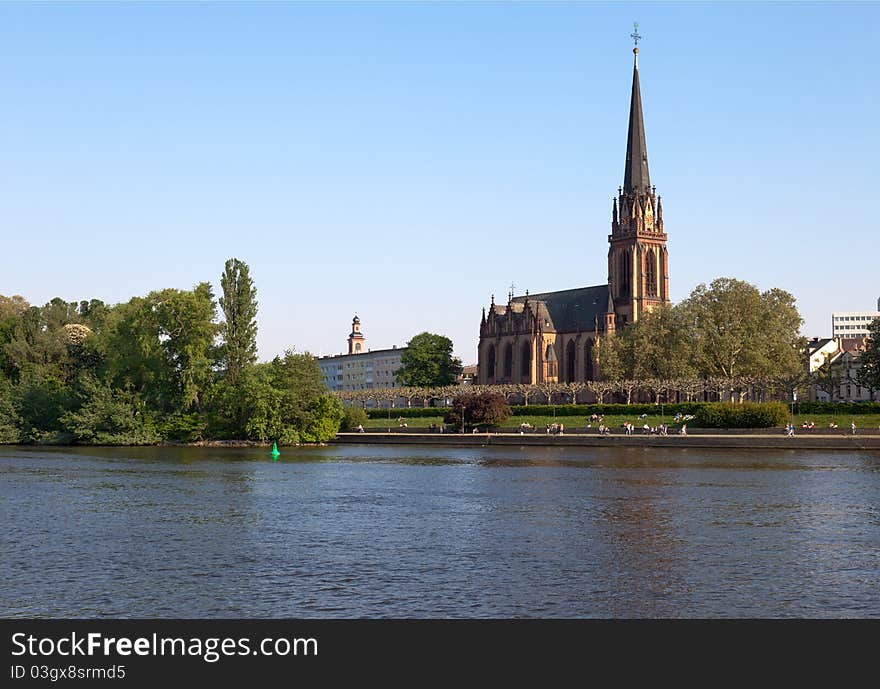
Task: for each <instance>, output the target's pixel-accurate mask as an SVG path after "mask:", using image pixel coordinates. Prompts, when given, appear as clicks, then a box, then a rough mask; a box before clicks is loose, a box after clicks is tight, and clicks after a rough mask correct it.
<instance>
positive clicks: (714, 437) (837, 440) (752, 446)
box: [333, 429, 880, 452]
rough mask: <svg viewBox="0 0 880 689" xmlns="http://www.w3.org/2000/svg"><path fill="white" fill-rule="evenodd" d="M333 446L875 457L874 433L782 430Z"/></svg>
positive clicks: (356, 436) (442, 437) (371, 437)
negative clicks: (652, 449) (854, 453)
mask: <svg viewBox="0 0 880 689" xmlns="http://www.w3.org/2000/svg"><path fill="white" fill-rule="evenodd" d="M333 442H335V443H358V444H370V445H450V446H467V447H473V446H485V445H507V446H563V447H565V446H571V447H670V448H671V447H675V448H715V449H725V448H729V449H748V450H780V449H788V450H847V451H850V452H851V451H852V450H870V451H875V452H880V432H878V431H876V430H865V431H860V432H857V433H856V434H855V435H852V434H849V433H842V432H837V433H828V432H826V433H824V434H820V433H815V432H804V433H802V434H798V433H797V431H795V435H794V436H790V437H789V436H787V435H785V431H784V430H782V429H761V430H760V431H747V432H744V431H729V432H724V431H713V432H709V431H703V430H701V429H694V431H689V432H688V435H667V436H663V435H650V434H639V433H634V434H633V435H625V434H623V433H617V434H611V435H599V434H598V433H592V434H587V433H565V434H564V435H550V434H546V433H523V434H520V433H519V432H515V433H504V432H502V433H486V432H481V433H450V432H445V433H437V432H424V433H422V432H418V431H409V432H393V431H392V432H391V433H388V432H371V431H367V432H364V433H339V434H337V436H336V439H335V440H334V441H333Z"/></svg>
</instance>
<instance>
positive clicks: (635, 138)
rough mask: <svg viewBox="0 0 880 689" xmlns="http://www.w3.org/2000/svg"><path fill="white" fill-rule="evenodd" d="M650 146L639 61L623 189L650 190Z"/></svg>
mask: <svg viewBox="0 0 880 689" xmlns="http://www.w3.org/2000/svg"><path fill="white" fill-rule="evenodd" d="M650 190H651V176H650V175H649V174H648V146H647V145H646V144H645V122H644V119H643V118H642V93H641V89H640V88H639V61H638V53H636V62H635V65H634V66H633V83H632V97H631V98H630V102H629V131H628V132H627V137H626V167H625V168H624V170H623V191H624V193H626V194H631V193H633V191H637V192H639V191H640V192H645V193H647V192H650Z"/></svg>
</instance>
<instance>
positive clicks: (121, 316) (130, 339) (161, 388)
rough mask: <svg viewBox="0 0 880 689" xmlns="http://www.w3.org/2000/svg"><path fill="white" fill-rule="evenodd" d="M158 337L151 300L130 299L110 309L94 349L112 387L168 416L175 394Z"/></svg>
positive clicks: (156, 317)
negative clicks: (102, 362)
mask: <svg viewBox="0 0 880 689" xmlns="http://www.w3.org/2000/svg"><path fill="white" fill-rule="evenodd" d="M159 333H160V326H159V320H158V315H157V313H156V310H155V308H154V303H153V300H152V298H150V297H134V298H132V299H131V300H129V301H128V302H126V303H124V304H118V305H117V306H115V307H114V308H113V309H111V311H110V313H109V314H108V317H107V320H106V325H105V331H104V334H103V336H102V337H101V338H100V340H99V344H98V348H99V349H100V351H101V354H102V356H103V358H104V362H105V363H104V370H105V375H106V376H107V379H108V381H109V382H110V384H111V385H112V387H114V388H117V389H121V390H126V391H131V392H134V393H137V394H138V396H139V397H140V398H141V399H143V400H145V401H146V402H147V405H148V406H149V407H150V408H151V409H154V410H156V411H161V412H168V411H171V410H172V409H173V408H174V404H173V402H172V399H173V397H174V396H175V391H174V389H173V380H172V373H171V370H170V368H169V367H168V366H167V365H166V357H165V352H164V350H163V347H162V342H161V341H160V339H159Z"/></svg>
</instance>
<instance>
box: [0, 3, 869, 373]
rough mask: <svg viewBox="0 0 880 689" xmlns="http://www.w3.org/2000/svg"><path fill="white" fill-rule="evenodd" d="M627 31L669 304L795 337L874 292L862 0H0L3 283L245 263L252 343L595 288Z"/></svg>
mask: <svg viewBox="0 0 880 689" xmlns="http://www.w3.org/2000/svg"><path fill="white" fill-rule="evenodd" d="M633 21H638V22H639V25H640V33H641V34H642V36H643V40H642V42H641V44H640V50H641V52H640V59H639V67H640V76H641V85H642V99H643V104H644V112H645V125H646V130H647V143H648V155H649V162H650V170H651V178H652V182H653V183H654V184H655V185H656V186H657V190H658V193H660V194H661V195H662V197H663V209H664V220H665V223H666V231H667V233H668V235H669V265H670V284H671V293H672V298H673V300H674V301H678V300H680V299H683V298H685V297H686V296H687V295H688V294H689V293H690V291H691V290H692V289H693V288H694V287H695V286H696V285H697V284H698V283H700V282H709V281H711V280H712V279H713V278H715V277H720V276H731V277H736V278H739V279H742V280H747V281H749V282H752V283H754V284H756V285H758V286H759V287H760V288H762V289H767V288H770V287H781V288H783V289H786V290H789V291H791V292H792V293H793V294H794V295H795V296H796V298H797V301H798V306H799V308H800V311H801V314H802V315H803V316H804V318H805V321H806V323H805V326H804V333H805V334H807V335H829V334H830V320H831V312H832V311H834V310H841V311H847V310H862V309H874V308H876V305H877V298H878V297H880V278H878V269H877V267H878V265H880V260H878V259H880V240H878V227H877V220H876V218H877V211H876V210H875V208H876V207H877V206H878V203H880V198H878V192H877V190H878V176H877V170H878V162H877V161H878V159H880V155H878V154H880V135H878V126H877V113H878V110H880V108H878V105H880V102H878V101H880V96H878V94H880V88H878V76H877V75H878V66H880V65H878V62H880V57H878V53H877V46H876V39H877V37H878V35H880V4H869V3H855V4H844V3H833V4H822V3H807V4H799V3H780V4H771V3H731V4H722V3H711V4H700V3H676V4H667V3H647V4H627V3H614V4H605V3H515V4H510V3H500V2H499V3H356V4H347V3H320V4H317V3H316V4H307V3H290V4H287V3H265V4H256V3H248V4H236V3H221V4H208V3H204V4H202V3H199V4H182V3H156V4H148V3H130V4H123V3H89V4H69V3H63V4H60V3H49V4H33V3H29V4H5V3H4V4H2V5H0V188H2V191H0V247H2V249H0V251H2V263H0V294H15V293H19V294H22V295H24V296H25V297H26V298H28V299H29V300H30V301H31V302H32V303H39V304H41V303H44V302H46V301H48V300H49V299H51V298H52V297H54V296H61V297H63V298H65V299H68V300H80V299H88V298H100V299H103V300H105V301H107V302H111V303H115V302H119V301H125V300H128V299H129V298H130V297H132V296H135V295H143V294H146V293H147V292H149V291H150V290H153V289H161V288H164V287H180V288H189V287H191V286H192V285H194V284H195V283H197V282H200V281H210V282H211V283H212V284H213V285H215V289H219V277H220V273H221V271H222V268H223V263H224V261H225V260H226V259H227V258H229V257H232V256H236V257H238V258H240V259H242V260H244V261H246V262H247V263H248V264H249V265H250V267H251V271H252V275H253V278H254V280H255V282H256V284H257V288H258V292H259V300H260V316H259V323H260V332H259V337H258V339H259V346H260V355H261V357H262V358H269V357H271V356H273V355H274V354H276V353H279V352H281V351H283V350H284V349H285V348H287V347H295V348H296V349H297V350H298V351H304V350H308V351H311V352H313V353H316V354H332V353H338V352H340V351H342V350H343V348H344V346H345V339H346V337H347V334H348V331H349V327H350V322H351V317H352V315H353V314H354V313H355V312H357V313H358V314H359V315H360V317H361V321H362V324H363V330H364V332H365V333H366V335H367V340H368V346H370V347H372V348H374V349H376V348H384V347H390V346H391V345H393V344H397V345H403V344H405V343H406V341H407V340H408V339H410V338H411V337H412V336H413V335H414V334H416V333H419V332H422V331H424V330H428V331H431V332H439V333H442V334H445V335H447V336H449V337H451V338H452V339H453V342H454V343H455V349H456V353H457V354H458V355H459V356H461V357H462V359H463V360H464V361H465V363H470V362H474V361H475V360H476V344H477V338H478V329H479V320H480V310H481V308H482V307H483V306H485V305H488V302H489V297H490V295H491V294H492V293H494V294H495V295H496V298H497V299H499V300H504V299H506V294H507V291H508V289H509V285H510V284H511V283H515V285H516V292H517V293H522V292H523V291H524V290H525V289H529V290H530V291H531V292H533V293H535V292H543V291H549V290H556V289H568V288H573V287H580V286H586V285H593V284H600V283H603V282H605V281H606V279H607V275H606V253H607V234H608V232H609V231H610V230H609V225H610V214H611V199H612V196H613V195H614V194H615V192H616V190H617V187H618V186H619V185H620V184H621V183H622V178H623V162H624V154H625V139H626V127H627V116H628V107H629V94H630V83H631V77H632V52H631V49H632V43H631V40H630V38H629V34H630V33H631V32H632V22H633Z"/></svg>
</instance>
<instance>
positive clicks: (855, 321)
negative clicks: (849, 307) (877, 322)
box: [831, 299, 880, 338]
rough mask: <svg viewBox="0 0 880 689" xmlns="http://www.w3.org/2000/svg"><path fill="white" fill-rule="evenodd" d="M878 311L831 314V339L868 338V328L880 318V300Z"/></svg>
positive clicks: (837, 312)
mask: <svg viewBox="0 0 880 689" xmlns="http://www.w3.org/2000/svg"><path fill="white" fill-rule="evenodd" d="M877 308H878V310H877V311H835V312H834V313H832V314H831V337H845V338H855V337H867V336H868V326H869V325H871V322H872V321H873V320H874V319H875V318H880V299H878V300H877Z"/></svg>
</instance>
